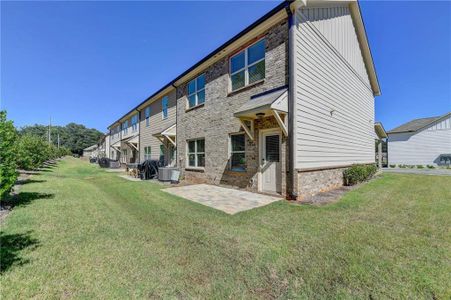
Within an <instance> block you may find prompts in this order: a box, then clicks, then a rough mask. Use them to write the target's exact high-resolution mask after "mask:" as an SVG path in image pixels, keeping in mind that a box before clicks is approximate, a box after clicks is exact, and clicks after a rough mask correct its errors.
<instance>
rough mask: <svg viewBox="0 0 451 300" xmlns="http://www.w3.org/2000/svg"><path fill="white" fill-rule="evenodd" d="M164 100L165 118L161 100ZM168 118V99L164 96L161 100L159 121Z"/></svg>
mask: <svg viewBox="0 0 451 300" xmlns="http://www.w3.org/2000/svg"><path fill="white" fill-rule="evenodd" d="M165 99H166V116H165V115H164V106H163V103H164V101H163V100H165ZM168 117H169V98H168V96H164V97H163V98H161V119H162V120H165V119H167V118H168Z"/></svg>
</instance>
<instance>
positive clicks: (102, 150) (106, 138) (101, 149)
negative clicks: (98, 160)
mask: <svg viewBox="0 0 451 300" xmlns="http://www.w3.org/2000/svg"><path fill="white" fill-rule="evenodd" d="M97 146H98V157H106V158H109V157H110V135H109V133H107V134H104V135H103V136H102V137H101V139H100V140H99V143H98V144H97Z"/></svg>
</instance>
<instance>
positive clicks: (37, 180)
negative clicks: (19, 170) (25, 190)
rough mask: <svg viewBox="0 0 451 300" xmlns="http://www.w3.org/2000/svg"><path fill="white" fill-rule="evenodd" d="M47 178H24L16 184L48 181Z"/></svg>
mask: <svg viewBox="0 0 451 300" xmlns="http://www.w3.org/2000/svg"><path fill="white" fill-rule="evenodd" d="M46 181H47V180H41V179H22V180H17V181H16V184H18V185H24V184H28V183H38V182H46Z"/></svg>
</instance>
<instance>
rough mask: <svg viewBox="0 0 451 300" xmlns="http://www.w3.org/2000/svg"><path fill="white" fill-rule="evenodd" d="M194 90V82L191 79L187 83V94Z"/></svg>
mask: <svg viewBox="0 0 451 300" xmlns="http://www.w3.org/2000/svg"><path fill="white" fill-rule="evenodd" d="M195 91H196V83H195V80H192V81H190V82H189V83H188V95H190V94H192V93H194V92H195Z"/></svg>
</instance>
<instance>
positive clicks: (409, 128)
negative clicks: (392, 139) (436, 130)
mask: <svg viewBox="0 0 451 300" xmlns="http://www.w3.org/2000/svg"><path fill="white" fill-rule="evenodd" d="M449 114H450V113H446V114H444V115H442V116H438V117H430V118H421V119H414V120H412V121H410V122H407V123H405V124H402V125H401V126H398V127H396V128H394V129H392V130H390V131H388V132H387V133H388V134H390V133H401V132H414V131H417V130H419V129H421V128H423V127H425V126H427V125H429V124H431V123H434V122H435V121H437V120H439V119H441V118H443V117H445V116H446V115H449Z"/></svg>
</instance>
